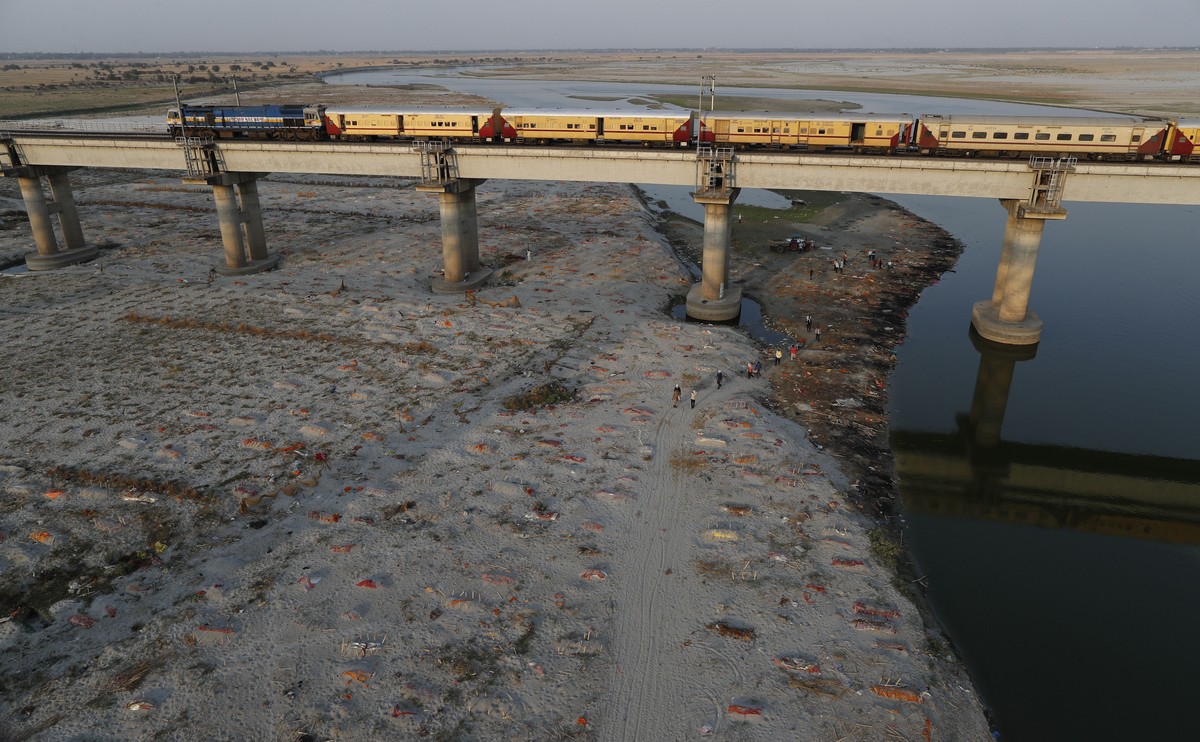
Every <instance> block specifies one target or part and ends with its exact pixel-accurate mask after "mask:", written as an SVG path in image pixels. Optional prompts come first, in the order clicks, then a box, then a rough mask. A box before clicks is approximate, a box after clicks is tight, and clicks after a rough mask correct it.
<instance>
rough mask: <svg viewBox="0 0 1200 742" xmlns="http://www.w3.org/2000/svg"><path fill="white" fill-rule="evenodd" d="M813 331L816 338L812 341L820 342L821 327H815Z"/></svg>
mask: <svg viewBox="0 0 1200 742" xmlns="http://www.w3.org/2000/svg"><path fill="white" fill-rule="evenodd" d="M813 332H815V333H816V338H815V339H814V340H813V342H814V343H819V342H821V328H820V327H818V328H817V329H816V330H814V331H813Z"/></svg>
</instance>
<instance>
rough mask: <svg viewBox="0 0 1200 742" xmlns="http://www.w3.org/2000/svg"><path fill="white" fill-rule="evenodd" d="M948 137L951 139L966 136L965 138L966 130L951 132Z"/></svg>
mask: <svg viewBox="0 0 1200 742" xmlns="http://www.w3.org/2000/svg"><path fill="white" fill-rule="evenodd" d="M950 138H951V139H966V138H967V132H965V131H956V132H952V133H951V134H950Z"/></svg>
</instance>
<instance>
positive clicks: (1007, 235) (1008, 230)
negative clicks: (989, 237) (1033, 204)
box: [992, 199, 1021, 307]
mask: <svg viewBox="0 0 1200 742" xmlns="http://www.w3.org/2000/svg"><path fill="white" fill-rule="evenodd" d="M1000 205H1001V206H1003V207H1004V208H1005V210H1006V211H1008V220H1007V221H1006V222H1005V223H1004V242H1003V244H1001V246H1000V265H999V266H998V267H997V268H996V284H995V286H994V287H993V288H992V306H994V307H999V306H1000V302H1001V301H1003V299H1004V282H1005V280H1006V279H1007V277H1008V263H1009V261H1010V260H1011V259H1012V236H1013V235H1014V234H1016V231H1017V219H1018V218H1019V217H1018V216H1017V212H1018V210H1019V209H1020V207H1021V202H1020V201H1017V200H1016V199H1001V200H1000Z"/></svg>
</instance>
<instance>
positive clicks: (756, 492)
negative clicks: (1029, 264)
mask: <svg viewBox="0 0 1200 742" xmlns="http://www.w3.org/2000/svg"><path fill="white" fill-rule="evenodd" d="M73 180H74V182H75V184H76V196H77V198H78V201H79V202H80V212H81V215H82V219H83V223H84V229H85V233H86V234H87V236H88V238H89V239H90V240H92V241H95V242H100V243H112V244H115V245H117V246H118V247H116V248H114V249H107V250H104V251H102V254H101V257H100V258H99V259H98V260H96V261H95V262H92V263H89V264H86V265H80V266H75V267H71V268H67V269H64V270H60V271H55V272H52V273H46V274H37V275H25V276H21V277H0V308H2V311H3V313H4V315H5V317H4V319H5V322H4V328H5V329H4V331H3V337H4V348H5V353H4V360H3V361H2V363H3V374H2V375H0V379H2V381H0V417H2V419H3V421H4V424H3V426H0V452H2V453H0V464H2V467H0V608H2V609H3V616H2V618H0V620H2V621H3V622H2V623H0V697H2V698H3V701H2V702H0V704H2V705H0V730H3V731H2V732H0V737H7V738H10V739H39V740H51V739H53V740H62V739H89V740H91V739H114V740H115V739H122V740H124V739H151V738H153V739H180V740H192V739H235V738H239V739H284V740H292V739H347V740H351V739H353V740H357V739H362V740H367V739H384V738H392V739H407V738H417V737H428V738H430V739H442V740H451V739H462V740H467V739H479V740H484V739H486V740H499V739H521V740H527V739H528V740H546V739H597V740H675V739H690V738H697V737H704V736H707V737H711V738H720V739H763V740H767V739H770V740H779V739H797V740H835V739H860V740H877V739H893V738H894V739H909V740H921V739H942V740H973V739H986V738H987V737H988V729H987V724H986V721H985V719H984V715H983V712H982V710H981V706H980V703H979V701H978V699H977V697H976V695H975V693H974V691H973V690H972V689H971V686H970V684H969V681H968V680H967V679H966V677H965V674H964V672H963V671H962V669H961V667H960V666H958V665H957V664H956V663H955V661H954V659H953V657H951V656H948V654H947V653H946V651H945V649H944V646H945V645H944V639H943V638H942V636H941V635H940V633H939V632H937V630H936V629H932V628H929V627H928V626H927V625H926V624H925V622H924V621H923V620H922V618H921V615H920V614H919V612H918V610H917V609H916V608H915V607H914V605H913V603H912V602H910V600H909V599H908V598H906V597H905V596H904V595H903V594H902V593H901V592H900V591H899V590H898V589H897V584H899V583H900V580H899V579H898V578H897V577H896V575H895V573H894V569H893V565H892V564H891V562H890V556H889V553H888V550H887V548H886V543H887V541H886V539H883V538H881V532H880V530H879V529H878V528H876V526H875V525H874V523H873V522H872V520H871V519H869V518H868V517H866V516H865V515H863V513H862V512H861V510H860V507H859V505H860V504H861V503H857V504H856V497H855V496H854V495H853V489H854V486H853V485H854V480H853V479H852V478H851V476H850V475H848V474H847V470H846V468H845V467H843V466H840V465H839V463H838V461H837V460H836V459H835V458H834V457H833V456H832V455H830V454H831V453H833V451H832V450H831V449H827V450H826V451H820V450H817V448H815V447H814V446H813V445H812V444H811V443H810V442H809V441H808V440H806V435H807V434H808V432H809V431H807V430H806V429H805V428H804V427H801V425H799V424H798V423H797V422H796V421H794V420H790V419H786V418H784V417H781V416H779V415H777V414H776V413H774V412H773V411H772V408H774V407H776V406H777V405H776V404H774V403H772V401H771V400H773V399H777V396H776V395H775V394H774V393H773V391H772V384H774V383H775V382H777V381H779V380H781V379H784V378H788V377H786V376H785V373H784V372H785V370H787V371H788V373H789V374H790V373H795V372H796V371H797V370H798V369H800V368H801V364H802V363H806V362H815V361H817V360H819V359H820V358H821V356H820V355H812V356H807V355H806V354H802V356H801V358H800V359H799V360H797V361H796V362H794V364H795V365H793V366H792V367H791V369H790V370H788V369H787V368H786V367H788V364H789V363H793V362H791V361H786V360H785V361H784V364H783V366H781V367H780V368H779V369H776V368H774V367H772V366H771V365H769V364H768V366H767V368H766V374H765V376H766V377H767V378H764V379H747V378H745V376H744V374H741V373H739V369H742V368H744V365H745V362H746V361H747V360H748V359H752V358H755V357H761V354H762V349H761V348H757V347H755V345H754V344H753V343H752V341H750V340H749V339H748V338H747V337H746V336H745V335H744V334H742V333H741V332H739V331H738V330H737V329H734V328H730V327H724V326H708V325H703V324H689V323H681V322H677V321H674V320H672V319H671V318H670V315H669V314H668V313H667V312H666V311H665V307H666V305H667V304H668V302H669V301H670V300H671V298H672V297H675V296H678V295H680V294H682V293H683V292H684V291H685V290H686V288H687V285H688V280H689V279H688V278H687V272H686V270H685V269H684V268H683V266H682V265H681V264H680V263H679V262H678V260H677V259H676V258H675V256H674V254H673V253H672V251H671V250H670V248H669V246H668V245H667V243H666V240H665V239H664V238H662V237H661V236H660V235H659V233H658V232H657V231H656V227H657V226H659V225H658V217H656V216H654V215H652V214H650V213H649V212H647V211H646V210H645V209H644V208H643V207H642V205H641V204H640V202H639V201H638V200H637V199H636V198H635V196H634V194H632V193H631V192H630V191H629V190H628V189H627V188H625V187H620V186H599V185H579V184H554V183H514V182H507V183H499V182H490V183H488V184H486V185H484V186H483V187H482V188H481V189H480V191H479V210H480V224H481V245H482V253H483V259H484V262H485V263H488V264H491V265H495V266H503V267H501V268H500V269H499V270H498V271H497V276H496V277H495V279H494V280H493V282H492V284H491V285H490V286H489V287H488V288H487V289H485V290H484V291H481V292H480V293H479V296H478V298H479V299H480V300H481V301H479V302H476V303H474V304H472V303H471V302H469V301H467V300H465V299H464V297H461V296H437V295H433V294H431V293H430V291H429V285H430V281H431V279H432V278H433V277H434V276H435V275H436V274H437V272H438V270H439V268H440V265H441V250H440V231H439V224H438V213H437V205H436V200H435V199H433V198H431V197H429V196H427V195H424V194H418V193H416V192H415V191H413V190H412V188H411V183H410V182H408V181H403V180H385V179H379V180H369V179H333V178H322V179H316V178H297V177H289V178H284V177H281V176H276V177H272V178H271V179H269V180H267V181H264V182H263V183H262V186H261V193H262V199H263V205H264V212H265V218H266V223H267V233H268V242H269V245H270V248H271V249H272V250H278V251H282V252H283V253H284V254H285V256H286V257H285V260H284V261H283V263H282V265H281V267H280V268H279V269H278V270H276V271H273V272H270V273H266V274H261V275H256V276H249V277H244V278H224V277H220V276H217V275H216V274H214V273H212V272H210V268H211V267H212V266H214V265H216V264H217V262H218V261H219V260H220V255H221V248H220V243H219V239H218V232H217V229H216V217H215V214H214V213H213V210H212V200H211V196H210V195H209V194H208V193H207V192H206V190H205V189H203V188H193V187H188V186H181V185H178V182H177V181H175V180H173V179H167V178H163V177H162V175H161V174H160V175H157V176H150V177H147V176H146V175H144V174H136V173H125V174H122V173H96V172H84V173H78V174H76V175H75V176H73ZM20 209H21V204H20V201H19V195H18V194H17V191H16V188H15V183H13V182H12V181H0V212H2V211H9V212H17V211H19V210H20ZM882 214H883V216H881V217H880V219H879V220H876V219H874V218H871V219H865V220H863V221H860V222H858V224H859V225H860V226H859V229H861V230H868V231H870V230H875V231H873V232H871V233H870V234H864V239H870V238H872V235H873V236H874V237H875V238H880V239H894V234H893V232H894V233H896V234H900V233H904V232H905V231H906V230H907V225H908V222H907V221H906V220H907V219H908V218H907V217H906V216H905V215H903V214H900V213H898V212H887V211H885V212H882ZM889 214H891V215H892V216H893V217H894V219H892V220H889V219H887V218H886V217H887V216H888V215H889ZM7 221H8V224H9V227H10V228H9V229H7V230H3V231H0V256H9V257H12V256H16V255H20V254H22V253H25V252H28V251H30V250H31V240H30V237H29V233H28V228H27V227H26V226H25V225H24V223H23V222H22V221H21V220H20V217H19V215H17V216H10V217H9V218H8V219H7ZM879 230H882V231H879ZM889 230H891V232H889ZM914 234H915V235H916V238H917V239H923V238H922V237H921V235H920V234H919V233H914ZM526 250H529V251H531V253H530V257H531V259H529V260H526V259H525V257H526ZM855 290H856V291H857V290H858V288H857V287H856V289H855ZM512 297H516V299H517V300H519V303H520V306H519V307H505V306H491V305H489V304H487V303H485V302H493V303H509V302H508V300H511V298H512ZM806 353H813V354H818V353H819V351H808V352H806ZM718 370H723V371H724V373H725V379H726V382H725V384H724V385H723V387H722V388H721V389H717V388H716V383H715V374H716V372H717V371H718ZM675 383H679V384H681V386H682V388H683V391H684V394H683V401H682V402H681V403H680V404H679V406H678V407H673V406H672V403H671V389H672V386H673V385H674V384H675ZM547 384H557V385H560V386H561V387H562V388H563V389H566V390H568V391H569V393H570V399H567V400H559V401H557V402H555V403H553V404H547V405H535V406H532V407H528V408H521V404H522V401H525V402H527V401H528V393H529V392H530V390H533V389H535V388H537V387H542V386H543V385H547ZM693 389H695V390H696V391H697V403H696V406H695V409H692V408H691V406H690V405H689V403H688V395H689V392H690V391H691V390H693ZM506 403H507V406H506ZM511 407H515V408H516V409H510V408H511ZM872 544H875V548H873V546H872ZM881 545H882V546H881Z"/></svg>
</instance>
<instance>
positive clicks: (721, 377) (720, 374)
mask: <svg viewBox="0 0 1200 742" xmlns="http://www.w3.org/2000/svg"><path fill="white" fill-rule="evenodd" d="M722 381H725V372H724V371H721V370H720V369H718V370H717V388H718V389H720V388H721V382H722Z"/></svg>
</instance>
